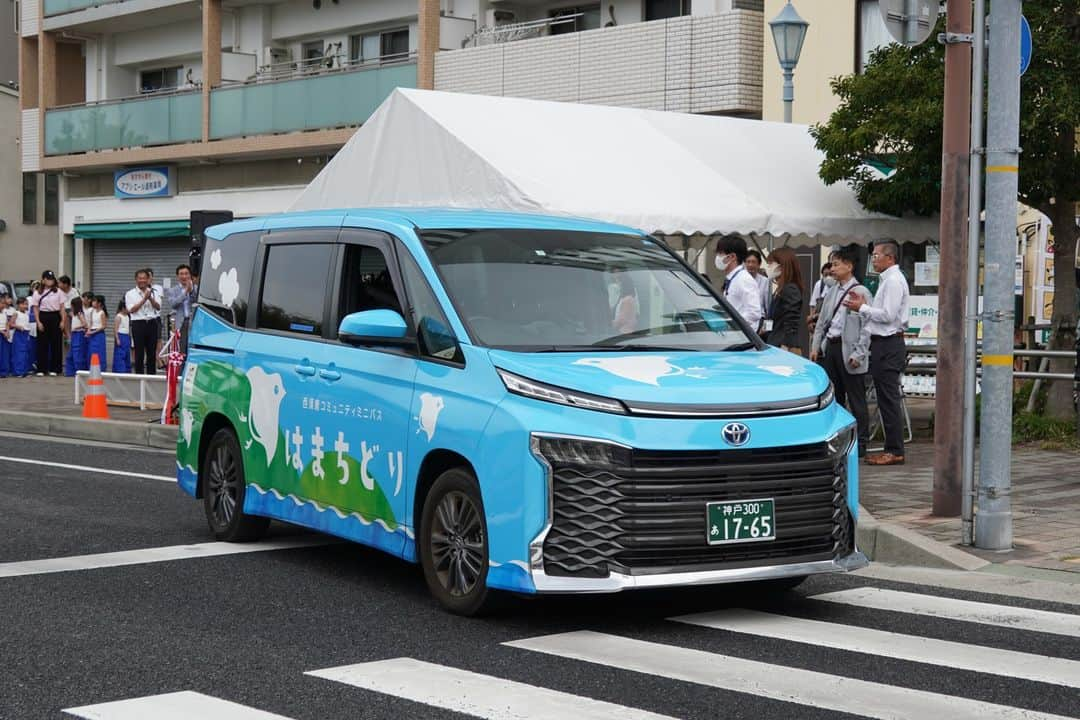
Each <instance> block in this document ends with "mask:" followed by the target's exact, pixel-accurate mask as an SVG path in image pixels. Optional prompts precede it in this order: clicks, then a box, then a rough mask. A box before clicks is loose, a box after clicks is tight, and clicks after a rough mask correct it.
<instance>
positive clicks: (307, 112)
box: [210, 58, 416, 140]
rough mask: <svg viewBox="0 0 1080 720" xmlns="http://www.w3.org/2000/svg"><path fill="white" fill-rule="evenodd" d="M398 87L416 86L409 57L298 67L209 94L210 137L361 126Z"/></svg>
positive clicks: (214, 138)
mask: <svg viewBox="0 0 1080 720" xmlns="http://www.w3.org/2000/svg"><path fill="white" fill-rule="evenodd" d="M396 87H406V88H415V87H416V63H415V61H414V60H413V59H411V58H410V59H405V60H404V61H398V62H392V63H382V64H378V65H375V66H365V65H359V66H348V67H344V68H341V69H335V70H332V71H328V72H325V71H324V72H320V73H313V72H312V71H310V70H306V69H303V68H301V69H300V70H297V71H295V72H294V73H290V74H289V75H287V76H286V77H282V76H281V73H273V74H267V75H266V76H265V77H264V78H260V79H256V80H254V81H250V82H246V83H242V84H236V85H229V86H225V87H221V88H217V89H215V90H213V91H212V92H211V93H210V138H211V139H213V140H222V139H225V138H235V137H242V136H249V135H272V134H278V133H288V132H297V131H302V130H321V129H328V128H336V127H346V126H353V125H360V124H361V123H363V122H365V121H366V120H367V119H368V118H369V117H371V114H372V113H373V112H375V108H377V107H378V106H379V104H380V103H382V101H383V100H385V99H386V97H387V96H388V95H390V93H391V92H393V90H394V88H396Z"/></svg>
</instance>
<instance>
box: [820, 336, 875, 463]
mask: <svg viewBox="0 0 1080 720" xmlns="http://www.w3.org/2000/svg"><path fill="white" fill-rule="evenodd" d="M821 366H822V367H823V368H825V373H826V374H827V375H828V376H829V379H830V380H832V384H833V389H834V390H835V392H836V402H838V403H840V404H841V405H843V406H844V407H846V408H847V409H848V410H850V411H851V414H852V415H854V416H855V423H856V425H857V426H858V432H859V454H864V453H865V452H866V446H867V445H868V444H869V443H870V414H869V412H867V409H866V375H865V374H863V375H855V374H853V373H851V372H848V367H847V358H845V357H844V344H843V343H842V342H840V343H831V342H830V343H828V344H827V345H826V347H825V355H824V356H823V357H822V358H821Z"/></svg>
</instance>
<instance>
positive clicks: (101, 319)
mask: <svg viewBox="0 0 1080 720" xmlns="http://www.w3.org/2000/svg"><path fill="white" fill-rule="evenodd" d="M90 329H91V330H104V329H105V311H104V310H91V311H90Z"/></svg>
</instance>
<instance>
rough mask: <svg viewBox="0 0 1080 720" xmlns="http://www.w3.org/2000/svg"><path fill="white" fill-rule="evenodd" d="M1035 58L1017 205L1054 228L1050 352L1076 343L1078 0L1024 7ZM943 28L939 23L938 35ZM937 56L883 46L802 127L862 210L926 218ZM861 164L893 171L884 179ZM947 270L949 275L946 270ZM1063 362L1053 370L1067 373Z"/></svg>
mask: <svg viewBox="0 0 1080 720" xmlns="http://www.w3.org/2000/svg"><path fill="white" fill-rule="evenodd" d="M1024 14H1025V15H1026V16H1027V18H1028V21H1029V22H1030V24H1031V31H1032V35H1033V37H1034V49H1035V50H1034V54H1033V57H1032V62H1031V67H1030V68H1029V69H1028V71H1027V74H1025V75H1024V77H1023V80H1022V82H1021V85H1020V95H1021V100H1020V102H1021V113H1020V117H1021V119H1020V146H1021V147H1022V148H1023V154H1022V155H1021V157H1020V178H1019V182H1020V198H1019V199H1020V200H1021V201H1023V202H1024V203H1026V204H1027V205H1030V206H1031V207H1034V208H1036V209H1038V210H1039V211H1041V212H1042V213H1044V214H1046V215H1047V216H1048V217H1049V218H1050V220H1051V221H1052V222H1053V225H1054V229H1053V232H1054V251H1055V252H1054V283H1055V293H1054V312H1053V320H1052V323H1053V326H1054V329H1053V331H1052V340H1051V343H1052V347H1056V348H1061V349H1070V350H1071V349H1072V348H1073V347H1074V344H1075V342H1076V335H1075V332H1076V321H1077V312H1078V308H1077V300H1076V297H1077V293H1076V274H1075V269H1074V268H1075V257H1076V243H1077V235H1078V231H1077V226H1076V220H1075V217H1076V206H1077V203H1078V202H1080V150H1078V146H1077V139H1078V138H1077V127H1078V126H1080V0H1042V1H1041V2H1029V3H1025V5H1024ZM943 26H944V23H941V24H939V28H938V29H939V30H940V29H942V28H943ZM944 65H945V63H944V49H943V47H942V46H941V45H939V44H938V43H936V42H933V41H932V40H931V41H929V42H926V43H924V44H922V45H919V46H917V47H914V48H910V49H908V48H905V47H903V46H900V45H889V46H886V47H883V48H881V49H879V50H877V51H876V52H874V53H873V54H872V55H871V58H870V62H869V63H868V64H867V66H866V69H865V72H864V73H863V74H861V75H847V76H844V77H839V78H835V79H834V80H833V81H832V83H831V85H832V89H833V92H834V93H835V94H836V96H837V97H838V98H840V106H839V107H838V108H837V110H836V111H835V112H834V113H833V114H832V116H831V117H830V118H829V120H828V122H826V123H824V124H821V125H815V126H814V127H813V128H811V134H812V135H813V137H814V139H815V141H816V143H817V147H818V149H820V150H821V151H822V152H824V153H825V160H824V162H823V163H822V165H821V169H820V175H821V178H822V179H823V180H824V181H825V182H826V183H829V184H830V185H831V184H833V183H836V182H841V181H846V182H849V183H851V185H852V187H853V188H854V189H855V192H856V193H857V195H858V197H859V200H860V201H861V202H862V203H863V205H865V206H866V207H867V208H869V209H870V210H876V211H879V212H885V213H889V214H892V215H904V214H908V213H914V214H918V215H931V214H933V213H936V212H937V211H938V207H939V204H940V193H941V118H942V109H943V101H942V97H943V93H944ZM868 162H880V163H886V164H888V165H890V166H892V167H895V168H896V172H895V174H893V175H891V176H890V177H888V178H884V177H882V175H881V173H878V172H876V171H875V170H873V169H872V168H871V167H868V165H867V163H868ZM947 271H948V270H947ZM1070 366H1071V364H1069V363H1068V362H1067V361H1062V362H1060V363H1057V364H1056V367H1055V369H1056V370H1057V372H1067V371H1068V369H1069V367H1070ZM1070 396H1071V393H1065V392H1058V393H1051V398H1052V399H1051V401H1050V403H1049V404H1048V408H1047V410H1048V412H1049V413H1051V414H1053V415H1055V416H1057V417H1067V416H1070V415H1071V414H1072V407H1071V405H1072V399H1071V397H1070Z"/></svg>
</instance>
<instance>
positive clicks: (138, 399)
mask: <svg viewBox="0 0 1080 720" xmlns="http://www.w3.org/2000/svg"><path fill="white" fill-rule="evenodd" d="M101 377H102V379H103V380H104V381H105V395H106V397H107V399H108V403H109V405H123V406H128V407H138V408H139V409H140V410H158V409H160V408H162V407H163V406H164V405H165V390H166V387H165V382H166V379H165V376H164V375H134V374H129V373H111V372H106V373H101ZM89 379H90V373H89V371H87V370H80V371H78V372H77V373H75V404H76V405H79V404H81V403H82V401H83V396H84V395H85V393H86V383H87V381H88V380H89Z"/></svg>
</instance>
